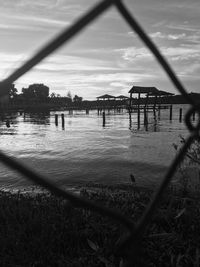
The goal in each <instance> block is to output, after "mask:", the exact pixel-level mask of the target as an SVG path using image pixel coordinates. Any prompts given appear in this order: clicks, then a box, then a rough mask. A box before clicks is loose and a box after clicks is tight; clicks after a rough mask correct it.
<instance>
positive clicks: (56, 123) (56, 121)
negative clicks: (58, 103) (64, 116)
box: [55, 114, 58, 126]
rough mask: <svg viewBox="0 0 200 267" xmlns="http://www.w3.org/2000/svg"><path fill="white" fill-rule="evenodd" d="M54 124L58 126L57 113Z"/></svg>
mask: <svg viewBox="0 0 200 267" xmlns="http://www.w3.org/2000/svg"><path fill="white" fill-rule="evenodd" d="M55 125H56V126H58V114H55Z"/></svg>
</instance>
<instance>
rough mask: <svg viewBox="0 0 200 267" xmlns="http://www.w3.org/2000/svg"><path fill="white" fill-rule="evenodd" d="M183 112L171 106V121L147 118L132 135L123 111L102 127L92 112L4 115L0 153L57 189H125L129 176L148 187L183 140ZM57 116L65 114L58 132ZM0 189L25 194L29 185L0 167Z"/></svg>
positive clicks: (132, 127) (185, 132)
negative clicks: (98, 185)
mask: <svg viewBox="0 0 200 267" xmlns="http://www.w3.org/2000/svg"><path fill="white" fill-rule="evenodd" d="M188 107H189V106H188V105H173V119H172V121H170V120H169V109H163V110H161V114H160V118H158V116H157V118H156V121H155V120H154V117H153V113H149V115H148V116H149V124H148V130H147V129H146V128H145V127H144V125H143V124H142V123H141V127H140V129H138V127H137V115H136V114H135V113H134V114H132V118H131V124H130V118H129V114H128V113H127V112H125V111H124V112H123V113H114V112H111V113H110V114H107V113H106V124H105V126H104V127H103V125H102V115H98V114H97V111H90V113H89V114H86V113H85V111H74V113H73V114H71V115H70V114H69V113H68V111H62V112H61V111H58V112H47V113H26V114H22V115H20V114H19V113H17V112H16V113H12V114H7V116H6V118H7V119H9V120H10V127H9V128H8V127H7V126H6V123H5V120H4V121H2V122H0V138H1V142H0V149H1V150H3V151H4V152H6V153H7V154H8V155H11V156H14V157H16V158H18V159H19V160H20V161H22V162H23V163H25V164H27V165H28V166H30V167H31V168H34V169H35V170H36V171H37V172H40V173H41V174H44V175H45V176H46V177H48V179H51V180H53V181H54V182H55V183H57V184H58V185H61V186H73V185H80V184H83V183H85V182H89V181H90V182H97V183H107V184H112V183H129V182H130V174H133V175H134V176H135V179H136V183H137V184H139V185H144V186H149V185H153V186H154V185H158V184H159V183H160V181H161V179H162V178H163V176H164V175H165V173H166V170H167V167H168V166H169V165H170V163H171V162H172V160H173V158H174V157H175V150H174V148H173V145H172V144H173V143H176V144H178V143H179V140H180V137H179V136H180V135H182V136H184V137H186V136H187V135H188V130H187V129H186V126H185V124H184V122H179V109H180V108H182V109H183V115H184V114H185V113H186V110H187V109H188ZM61 113H64V114H65V115H64V116H65V126H64V128H63V127H62V125H61ZM55 114H58V118H59V119H58V126H56V125H55ZM142 116H143V115H141V121H142ZM0 186H1V188H26V187H29V186H30V182H29V181H27V179H25V178H24V177H22V176H21V175H19V174H17V173H16V172H14V171H11V170H10V169H9V168H7V167H5V166H4V165H3V164H0Z"/></svg>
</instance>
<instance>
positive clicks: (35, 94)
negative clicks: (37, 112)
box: [22, 83, 49, 100]
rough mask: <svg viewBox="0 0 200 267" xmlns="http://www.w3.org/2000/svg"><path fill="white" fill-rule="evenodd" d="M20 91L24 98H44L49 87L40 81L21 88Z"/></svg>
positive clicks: (47, 93) (47, 94)
mask: <svg viewBox="0 0 200 267" xmlns="http://www.w3.org/2000/svg"><path fill="white" fill-rule="evenodd" d="M22 93H23V95H24V96H25V97H26V98H37V99H40V100H44V99H46V98H47V97H48V96H49V87H48V86H46V85H44V84H42V83H34V84H31V85H29V87H28V88H22Z"/></svg>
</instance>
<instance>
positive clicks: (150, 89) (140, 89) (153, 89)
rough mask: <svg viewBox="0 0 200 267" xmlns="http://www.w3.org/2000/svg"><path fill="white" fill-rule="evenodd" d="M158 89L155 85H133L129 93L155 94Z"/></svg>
mask: <svg viewBox="0 0 200 267" xmlns="http://www.w3.org/2000/svg"><path fill="white" fill-rule="evenodd" d="M158 92H159V90H158V89H157V88H156V87H144V86H133V87H132V88H131V90H130V91H129V93H131V94H139V93H140V94H152V95H153V94H156V93H158Z"/></svg>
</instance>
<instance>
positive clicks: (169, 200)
mask: <svg viewBox="0 0 200 267" xmlns="http://www.w3.org/2000/svg"><path fill="white" fill-rule="evenodd" d="M79 189H80V190H79V192H80V194H81V196H82V197H84V198H88V199H91V200H93V201H96V202H98V203H99V204H101V205H104V206H108V207H110V208H114V209H117V210H120V211H121V212H122V213H123V214H125V215H126V216H128V217H129V218H131V219H132V220H133V221H134V222H137V221H138V219H139V218H140V217H141V215H142V214H143V212H144V210H145V208H146V206H147V204H148V203H149V201H150V199H151V197H152V193H153V192H152V190H147V189H145V188H142V187H135V186H134V185H130V184H129V185H128V184H127V185H124V184H123V185H116V186H114V185H110V186H106V185H98V184H95V185H94V184H93V185H92V184H87V185H86V186H85V187H82V188H79ZM182 193H183V192H180V191H174V190H173V189H170V190H168V192H167V194H165V196H164V197H163V200H162V202H161V203H160V206H159V209H158V210H157V211H156V213H155V215H154V218H153V220H152V222H151V224H150V226H149V227H148V230H147V232H146V234H145V238H144V239H143V241H142V251H141V253H142V254H141V256H140V265H138V266H198V265H197V264H198V262H199V241H200V240H199V239H200V237H199V236H200V235H199V233H200V225H199V219H200V210H199V204H200V199H199V198H194V196H193V197H191V196H189V195H183V194H182ZM0 218H1V220H0V221H1V231H0V238H1V246H0V264H1V266H21V267H22V266H35V267H36V266H37V267H39V266H40V267H42V266H60V267H62V266H77V267H78V266H92V267H93V266H94V267H95V266H106V267H107V266H110V267H112V266H114V256H113V255H114V248H115V244H116V242H117V240H118V239H119V237H120V233H122V229H121V226H120V225H119V224H117V223H114V222H112V221H111V220H110V219H108V218H106V217H105V218H104V217H103V216H102V215H98V214H96V213H93V212H90V211H86V210H84V209H79V208H74V207H73V206H72V205H71V204H70V203H69V202H67V201H65V200H63V199H59V198H56V197H54V196H52V195H50V194H47V193H46V192H44V193H40V194H22V193H20V192H19V193H18V194H11V193H8V192H0ZM136 266H137V265H136Z"/></svg>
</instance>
